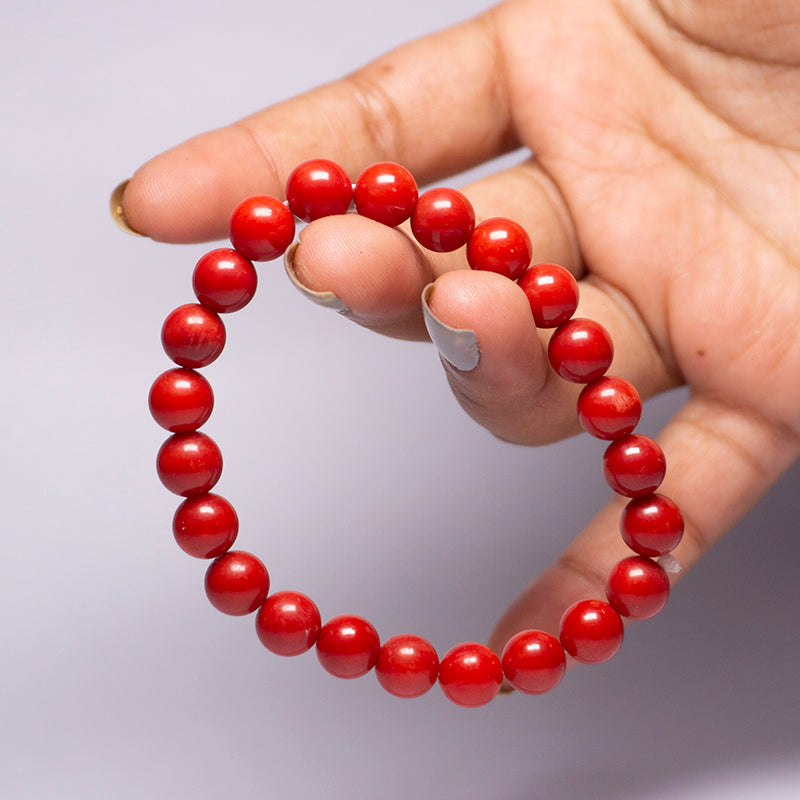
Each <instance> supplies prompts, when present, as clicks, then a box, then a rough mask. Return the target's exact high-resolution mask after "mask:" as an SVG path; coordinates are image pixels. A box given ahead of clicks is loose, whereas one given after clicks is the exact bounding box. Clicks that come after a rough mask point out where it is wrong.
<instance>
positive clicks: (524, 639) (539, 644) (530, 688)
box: [502, 630, 567, 694]
mask: <svg viewBox="0 0 800 800" xmlns="http://www.w3.org/2000/svg"><path fill="white" fill-rule="evenodd" d="M502 664H503V672H504V673H505V676H506V678H508V681H509V683H510V684H511V685H512V686H513V687H514V688H515V689H517V690H518V691H520V692H523V693H524V694H543V693H544V692H549V691H550V690H551V689H554V688H555V687H556V686H558V684H559V683H560V682H561V679H562V678H563V677H564V673H565V672H566V669H567V658H566V656H565V655H564V648H563V647H562V646H561V643H560V642H559V641H558V639H556V637H555V636H551V635H550V634H549V633H545V632H544V631H535V630H529V631H520V632H519V633H518V634H516V636H512V637H511V639H509V640H508V642H507V643H506V646H505V647H504V648H503V657H502Z"/></svg>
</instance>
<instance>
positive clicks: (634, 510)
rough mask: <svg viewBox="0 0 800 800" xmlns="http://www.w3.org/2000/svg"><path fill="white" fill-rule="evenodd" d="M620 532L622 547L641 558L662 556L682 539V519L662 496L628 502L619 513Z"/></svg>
mask: <svg viewBox="0 0 800 800" xmlns="http://www.w3.org/2000/svg"><path fill="white" fill-rule="evenodd" d="M619 527H620V533H621V534H622V538H623V539H624V540H625V544H627V545H628V547H630V548H631V550H634V551H635V552H637V553H638V554H639V555H641V556H663V555H666V554H667V553H669V552H670V551H671V550H674V549H675V548H676V547H677V546H678V544H679V543H680V541H681V539H682V538H683V516H682V515H681V512H680V509H679V508H678V506H677V505H676V504H675V503H674V502H673V501H672V500H670V499H669V497H665V496H664V495H663V494H649V495H645V496H644V497H636V498H634V499H633V500H631V501H630V502H629V503H628V505H627V506H625V508H624V509H623V511H622V515H621V516H620V521H619Z"/></svg>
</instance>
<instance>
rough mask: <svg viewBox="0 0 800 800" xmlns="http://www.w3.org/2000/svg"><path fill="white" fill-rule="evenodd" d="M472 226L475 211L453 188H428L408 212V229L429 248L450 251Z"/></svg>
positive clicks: (461, 242) (463, 241) (459, 244)
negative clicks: (409, 216)
mask: <svg viewBox="0 0 800 800" xmlns="http://www.w3.org/2000/svg"><path fill="white" fill-rule="evenodd" d="M474 230H475V211H474V210H473V208H472V204H471V203H470V202H469V200H467V198H466V197H465V196H464V195H463V194H461V192H459V191H458V190H456V189H444V188H442V189H429V190H428V191H427V192H425V193H424V194H423V195H422V196H421V197H420V198H419V200H418V201H417V207H416V208H415V209H414V213H413V214H412V215H411V231H412V232H413V234H414V237H415V238H416V240H417V241H418V242H419V243H420V244H421V245H422V246H423V247H427V248H428V250H435V251H436V252H437V253H449V252H451V251H452V250H458V248H459V247H463V246H464V245H465V244H466V243H467V242H468V241H469V237H470V236H472V232H473V231H474Z"/></svg>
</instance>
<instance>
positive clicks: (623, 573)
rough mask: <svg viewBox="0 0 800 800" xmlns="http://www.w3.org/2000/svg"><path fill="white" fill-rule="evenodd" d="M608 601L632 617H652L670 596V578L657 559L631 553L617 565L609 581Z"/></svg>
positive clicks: (619, 611)
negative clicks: (631, 554) (652, 559)
mask: <svg viewBox="0 0 800 800" xmlns="http://www.w3.org/2000/svg"><path fill="white" fill-rule="evenodd" d="M606 596H607V597H608V602H609V603H611V605H612V606H613V607H614V609H615V610H616V611H617V613H619V614H621V615H622V616H623V617H629V618H630V619H649V618H650V617H653V616H655V615H656V614H658V612H659V611H661V609H662V608H664V606H665V605H666V604H667V600H668V599H669V578H668V577H667V573H666V572H664V570H663V569H662V568H661V566H660V565H659V564H656V562H655V561H651V560H650V559H649V558H645V557H644V556H631V557H630V558H626V559H623V560H622V561H620V562H619V564H617V565H616V566H615V567H614V569H612V570H611V573H610V574H609V576H608V580H607V581H606Z"/></svg>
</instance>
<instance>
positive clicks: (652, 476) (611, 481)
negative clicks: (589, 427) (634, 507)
mask: <svg viewBox="0 0 800 800" xmlns="http://www.w3.org/2000/svg"><path fill="white" fill-rule="evenodd" d="M666 471H667V461H666V459H665V458H664V451H663V450H662V449H661V448H660V447H659V445H658V444H657V443H656V442H654V441H653V440H652V439H651V438H650V437H649V436H642V435H641V434H639V433H629V434H628V435H627V436H622V437H621V438H619V439H616V440H615V441H613V442H611V444H610V445H609V446H608V447H607V448H606V451H605V453H604V454H603V475H604V476H605V479H606V482H607V483H608V485H609V486H610V487H611V488H612V489H613V490H614V491H615V492H617V493H618V494H621V495H625V497H642V496H644V495H646V494H650V493H651V492H654V491H655V490H656V489H657V488H658V487H659V486H660V484H661V481H663V480H664V475H665V474H666Z"/></svg>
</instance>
